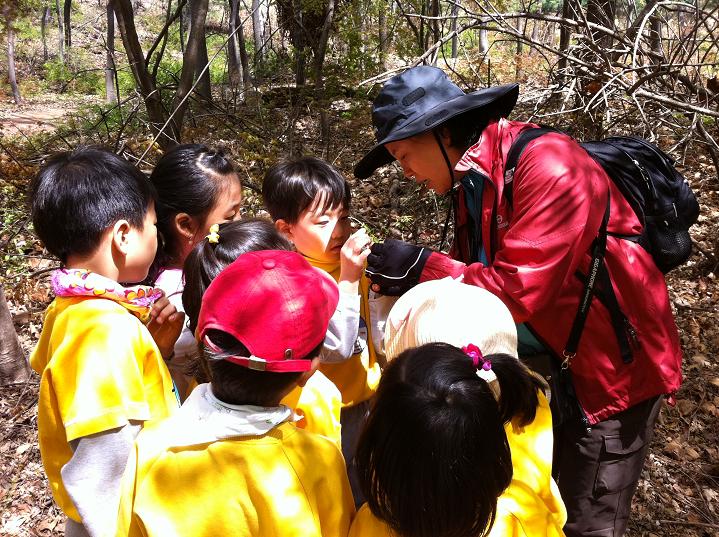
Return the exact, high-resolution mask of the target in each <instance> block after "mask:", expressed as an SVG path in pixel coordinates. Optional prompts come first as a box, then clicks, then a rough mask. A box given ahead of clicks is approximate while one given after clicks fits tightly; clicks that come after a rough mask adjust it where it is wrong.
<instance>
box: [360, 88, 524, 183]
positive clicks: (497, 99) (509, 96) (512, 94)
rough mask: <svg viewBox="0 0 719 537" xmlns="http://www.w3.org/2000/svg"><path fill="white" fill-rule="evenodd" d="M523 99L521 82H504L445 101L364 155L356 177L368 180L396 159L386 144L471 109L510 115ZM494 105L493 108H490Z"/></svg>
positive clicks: (414, 134) (433, 126)
mask: <svg viewBox="0 0 719 537" xmlns="http://www.w3.org/2000/svg"><path fill="white" fill-rule="evenodd" d="M518 98H519V84H504V85H502V86H494V87H491V88H485V89H481V90H478V91H475V92H472V93H468V94H466V95H459V96H458V97H455V98H454V99H450V100H449V101H445V102H443V103H442V104H440V105H437V106H435V107H434V108H431V109H429V110H428V111H427V112H425V113H424V114H422V115H421V116H418V117H417V118H415V119H414V120H412V121H410V122H408V123H406V124H405V125H402V127H400V128H399V129H396V130H394V131H392V132H391V133H390V134H388V135H387V136H385V138H384V139H382V140H380V141H379V142H378V143H377V145H375V146H374V147H373V148H372V149H370V150H369V152H368V153H367V154H366V155H365V156H364V157H362V160H360V161H359V162H358V163H357V165H356V166H355V169H354V174H355V177H357V178H359V179H365V178H367V177H369V176H370V175H372V174H373V173H374V171H375V170H376V169H377V168H379V167H381V166H385V165H387V164H389V163H390V162H392V161H394V160H395V158H394V157H393V156H392V155H391V154H390V153H389V151H387V149H386V148H385V144H388V143H390V142H396V141H398V140H405V139H407V138H411V137H412V136H416V135H418V134H422V133H423V132H426V131H429V130H432V129H434V128H435V127H437V126H438V125H441V124H442V123H444V122H446V121H447V120H449V119H452V118H453V117H456V116H458V115H460V114H463V113H465V112H469V111H470V110H480V109H482V108H487V110H486V112H487V115H488V116H489V117H492V118H500V117H507V116H508V115H509V114H510V112H511V111H512V109H513V108H514V105H516V104H517V99H518ZM490 107H491V110H490V109H489V108H490Z"/></svg>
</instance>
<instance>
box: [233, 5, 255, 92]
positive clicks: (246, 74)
mask: <svg viewBox="0 0 719 537" xmlns="http://www.w3.org/2000/svg"><path fill="white" fill-rule="evenodd" d="M235 24H236V25H237V28H239V29H238V30H237V34H236V37H237V45H238V48H239V49H240V64H241V65H242V83H243V84H244V85H245V89H249V88H250V85H251V84H252V80H251V79H250V65H249V61H248V60H247V47H246V46H245V32H244V31H243V30H242V19H241V17H240V14H239V10H238V13H237V19H236V20H235Z"/></svg>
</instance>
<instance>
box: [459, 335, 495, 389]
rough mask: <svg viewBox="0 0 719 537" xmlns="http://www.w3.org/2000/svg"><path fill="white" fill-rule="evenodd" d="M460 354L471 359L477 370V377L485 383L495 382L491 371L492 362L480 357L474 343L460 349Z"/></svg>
mask: <svg viewBox="0 0 719 537" xmlns="http://www.w3.org/2000/svg"><path fill="white" fill-rule="evenodd" d="M462 352H464V354H466V355H467V356H469V357H470V358H471V359H472V365H473V366H474V367H475V369H477V376H478V377H479V378H481V379H482V380H484V381H486V382H487V383H489V382H493V381H495V380H497V375H495V373H494V371H492V361H491V360H490V359H489V358H485V357H484V356H482V351H480V350H479V347H477V345H475V344H474V343H470V344H469V345H466V346H465V347H462Z"/></svg>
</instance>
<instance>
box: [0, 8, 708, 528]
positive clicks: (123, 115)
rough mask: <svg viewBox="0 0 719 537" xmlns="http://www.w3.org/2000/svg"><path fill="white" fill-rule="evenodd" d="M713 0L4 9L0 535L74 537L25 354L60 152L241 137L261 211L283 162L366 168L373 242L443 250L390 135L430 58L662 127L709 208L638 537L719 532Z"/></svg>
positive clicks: (365, 203) (550, 114) (130, 152)
mask: <svg viewBox="0 0 719 537" xmlns="http://www.w3.org/2000/svg"><path fill="white" fill-rule="evenodd" d="M718 9H719V3H718V2H717V0H713V1H705V0H695V1H673V0H667V1H657V0H537V1H525V0H500V1H497V0H495V1H489V0H227V1H223V0H110V1H109V2H108V1H106V0H0V196H1V197H0V386H1V387H0V439H1V440H0V535H43V536H48V535H62V529H63V519H62V515H61V513H60V512H59V511H58V509H57V508H56V506H55V505H54V504H53V502H52V498H51V495H50V493H49V490H48V488H47V483H46V480H45V477H44V474H43V471H42V466H41V463H40V458H39V452H38V448H37V438H36V425H37V424H36V414H37V404H36V403H37V385H38V378H37V376H36V375H34V374H32V373H30V372H29V370H28V368H27V366H26V362H25V357H26V356H27V355H28V353H29V351H30V350H31V349H32V347H33V345H34V344H35V342H36V340H37V337H38V335H39V332H40V330H41V328H42V312H43V310H44V308H45V307H46V306H47V304H48V303H49V302H50V300H51V299H52V297H51V295H50V291H49V285H48V280H47V276H48V274H49V272H50V271H51V270H52V269H53V268H55V267H56V266H57V261H56V260H54V259H52V258H51V257H50V256H49V255H48V254H47V252H45V251H44V250H43V248H42V246H41V245H40V244H39V243H38V241H37V239H36V238H35V236H34V234H33V231H32V226H31V223H30V222H29V217H28V212H27V206H26V200H25V191H26V188H27V183H28V180H29V178H30V177H31V176H32V175H33V174H34V173H35V172H36V171H37V168H38V166H39V165H40V164H41V163H42V162H43V160H44V159H45V158H46V157H47V156H48V155H49V154H50V153H51V152H53V151H58V150H65V149H68V148H71V147H75V146H76V145H78V144H88V143H94V144H103V145H106V146H109V147H111V148H112V149H113V150H115V151H116V152H118V153H120V154H122V155H124V156H125V157H126V158H128V159H130V160H131V161H133V162H135V163H137V164H138V165H139V166H140V167H141V168H142V169H144V170H150V169H151V168H152V165H153V164H154V162H156V160H157V159H158V158H159V156H160V155H161V154H162V152H163V151H164V150H166V149H167V148H168V147H171V146H172V145H173V144H176V143H178V142H201V143H207V144H210V145H215V146H222V147H224V148H225V149H226V150H227V151H228V152H229V153H230V154H231V155H232V157H233V158H234V160H235V161H236V163H237V165H238V168H239V170H240V175H241V179H242V180H243V188H244V199H245V207H244V209H243V210H244V212H245V214H246V215H255V214H262V211H261V207H260V201H259V197H258V192H259V189H260V187H261V178H262V176H263V174H264V171H265V170H266V169H267V167H268V166H270V165H271V164H273V163H274V162H275V161H276V160H277V159H278V158H280V157H283V156H286V155H289V154H295V155H296V154H315V155H319V156H322V157H324V158H326V159H328V160H329V161H331V162H332V163H333V164H335V165H336V166H337V167H338V168H339V169H341V170H342V171H343V172H344V173H345V174H346V176H347V177H348V178H349V180H350V182H351V184H352V186H353V212H354V216H356V217H357V218H358V219H359V220H360V221H362V222H363V223H364V224H365V225H366V226H367V227H368V229H369V230H370V231H371V233H372V234H373V236H375V237H377V238H378V239H382V238H384V237H387V236H392V237H397V238H402V239H405V240H408V241H412V242H418V243H423V244H427V245H430V246H434V247H437V246H438V243H439V235H440V229H441V223H442V222H443V221H444V214H445V209H446V204H445V200H443V199H442V198H439V197H436V196H433V195H432V194H431V193H426V192H422V191H421V190H420V189H419V188H417V187H416V186H414V185H412V184H409V183H406V182H404V181H403V180H402V179H401V172H400V170H399V168H397V167H395V166H390V167H388V168H386V169H384V170H382V171H380V172H378V173H377V174H375V175H374V176H373V177H372V178H370V179H368V180H366V181H358V180H356V179H354V178H353V177H352V174H351V170H352V167H353V165H354V164H355V163H356V162H357V160H358V159H359V157H360V156H361V155H362V154H363V152H364V151H365V150H367V149H368V148H369V147H371V146H372V145H373V142H374V137H373V133H372V130H371V126H370V125H371V122H370V105H371V101H372V98H373V97H374V96H375V95H376V93H377V91H378V89H379V87H380V86H381V84H382V82H383V81H384V80H386V79H387V78H389V77H390V76H392V75H393V74H395V73H397V72H399V71H400V70H402V69H404V68H406V67H408V66H412V65H417V64H420V63H427V64H434V65H438V66H439V67H442V68H443V69H445V70H447V71H448V72H449V73H450V74H451V76H452V78H453V79H454V80H455V81H456V82H457V83H458V84H459V85H460V86H461V87H463V88H464V89H466V90H474V89H477V88H480V87H485V86H487V85H494V84H502V83H508V82H513V81H518V82H520V84H521V96H520V102H519V103H518V105H517V108H516V109H515V111H514V112H513V115H512V118H514V119H519V120H531V121H534V122H537V123H543V124H550V125H553V126H555V127H558V128H561V129H564V130H566V131H568V132H569V133H571V134H573V135H575V136H577V137H578V138H581V139H585V140H587V139H593V138H600V137H603V136H608V135H614V134H633V135H637V136H643V137H646V138H648V139H650V140H652V141H654V142H655V143H657V144H658V145H659V146H660V147H662V148H663V149H665V150H666V151H667V152H668V153H669V154H670V155H671V156H672V157H673V158H675V159H676V161H677V167H678V168H679V169H680V170H681V171H682V173H684V175H685V177H686V178H687V179H688V180H689V181H690V183H691V185H692V187H693V188H694V190H695V192H696V193H697V195H698V197H699V201H700V204H701V206H702V215H701V216H700V219H699V223H698V224H697V225H696V226H695V227H694V228H693V229H692V236H693V240H694V245H695V248H694V255H693V256H692V258H691V259H690V261H689V262H688V263H687V264H686V265H684V266H683V267H681V268H679V269H676V270H675V271H673V272H672V273H670V274H669V275H668V284H669V288H670V295H671V299H672V305H673V308H674V311H675V314H676V318H677V323H678V325H679V328H680V333H681V337H682V343H683V347H684V352H685V360H684V374H685V382H684V385H683V387H682V389H681V390H680V392H679V394H678V397H677V400H678V402H677V405H676V406H675V407H666V408H665V409H664V411H663V414H662V417H661V420H660V423H659V425H658V427H657V433H656V438H655V440H654V443H653V448H652V451H651V455H650V457H649V460H648V461H647V464H646V467H645V470H644V473H643V476H642V480H641V482H640V485H639V490H638V492H637V495H636V497H635V502H634V511H633V519H632V522H631V524H630V533H629V535H631V536H633V537H636V536H647V537H652V536H653V537H660V536H679V535H682V536H684V535H687V536H702V537H704V536H711V537H716V536H719V441H718V440H719V427H718V425H719V360H718V359H717V355H718V351H719V322H717V319H718V317H719V306H718V303H719V287H718V286H717V283H716V273H717V269H718V268H719V179H718V177H717V171H718V170H719V145H717V141H719V127H718V125H717V119H718V118H719V107H718V106H717V100H718V99H719V80H717V76H718V75H719V64H718V63H717V53H718V47H719V44H718V41H717V40H718V38H719V24H717V16H718V14H717V11H718Z"/></svg>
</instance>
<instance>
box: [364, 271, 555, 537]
mask: <svg viewBox="0 0 719 537" xmlns="http://www.w3.org/2000/svg"><path fill="white" fill-rule="evenodd" d="M385 351H386V353H387V358H388V359H389V360H391V362H390V364H389V365H388V367H387V368H386V369H385V371H384V373H383V375H382V379H381V380H380V383H379V387H378V390H377V395H376V400H375V403H374V405H373V407H372V410H371V413H370V417H369V419H368V421H367V425H366V427H365V429H364V431H363V433H362V435H361V437H360V442H359V446H358V448H357V455H356V461H357V468H358V471H359V478H360V484H361V486H362V490H363V492H364V495H365V496H366V498H367V504H365V505H364V506H363V507H362V508H361V509H360V511H359V512H358V514H357V517H356V518H355V521H354V522H353V525H352V530H351V532H350V536H351V537H359V536H362V537H376V536H389V535H397V536H399V537H430V536H431V537H449V536H466V537H479V536H484V535H489V536H491V537H500V536H507V535H511V536H527V537H535V536H537V535H543V536H544V535H547V536H550V537H559V536H563V535H564V533H563V532H562V526H563V525H564V523H565V521H566V510H565V509H564V504H563V502H562V500H561V498H560V496H559V492H558V490H557V486H556V484H555V483H554V481H553V480H552V477H551V465H552V418H551V413H550V410H549V405H548V403H547V399H546V397H545V396H544V394H543V392H542V387H543V383H542V381H541V380H540V379H538V378H537V377H535V376H534V374H533V373H531V372H530V371H529V370H527V369H526V368H525V367H524V366H523V365H522V364H521V363H520V362H519V360H518V359H517V333H516V328H515V325H514V322H513V321H512V316H511V314H510V313H509V311H508V310H507V308H506V307H505V306H504V304H502V302H501V301H500V300H499V299H498V298H497V297H495V296H494V295H492V294H491V293H489V292H487V291H485V290H484V289H481V288H478V287H476V286H469V285H465V284H462V283H459V282H457V281H454V280H450V279H446V280H437V281H432V282H427V283H423V284H420V285H418V286H416V287H415V288H413V289H412V290H410V291H409V292H407V293H406V294H405V295H403V296H402V297H401V298H400V299H399V300H398V301H397V303H396V304H395V306H394V307H393V308H392V311H391V312H390V315H389V319H388V321H387V326H386V331H385Z"/></svg>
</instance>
